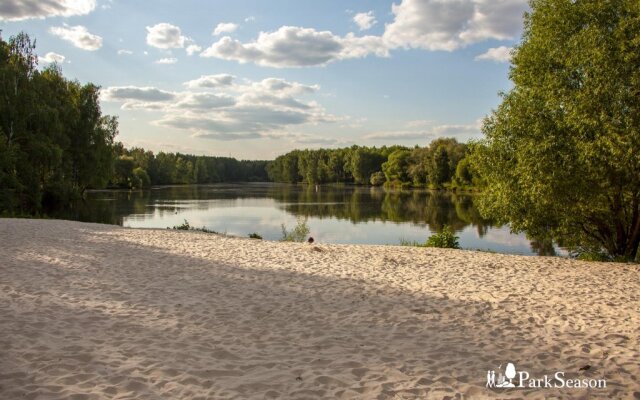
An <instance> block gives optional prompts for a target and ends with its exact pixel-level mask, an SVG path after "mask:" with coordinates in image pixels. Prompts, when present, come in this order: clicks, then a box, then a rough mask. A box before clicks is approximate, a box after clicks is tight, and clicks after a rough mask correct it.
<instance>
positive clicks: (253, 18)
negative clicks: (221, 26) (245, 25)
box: [244, 15, 256, 22]
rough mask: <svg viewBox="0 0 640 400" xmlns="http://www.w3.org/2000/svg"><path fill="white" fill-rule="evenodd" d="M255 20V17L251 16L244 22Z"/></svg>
mask: <svg viewBox="0 0 640 400" xmlns="http://www.w3.org/2000/svg"><path fill="white" fill-rule="evenodd" d="M255 20H256V17H254V16H253V15H250V16H248V17H247V18H245V19H244V22H253V21H255Z"/></svg>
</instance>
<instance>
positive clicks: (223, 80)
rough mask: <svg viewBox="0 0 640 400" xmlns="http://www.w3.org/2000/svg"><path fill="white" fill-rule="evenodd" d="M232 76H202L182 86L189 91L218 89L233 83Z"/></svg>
mask: <svg viewBox="0 0 640 400" xmlns="http://www.w3.org/2000/svg"><path fill="white" fill-rule="evenodd" d="M233 79H234V76H233V75H229V74H217V75H202V76H201V77H200V78H198V79H194V80H191V81H188V82H185V83H184V85H185V86H186V87H188V88H191V89H196V88H219V87H223V86H230V85H231V84H232V83H233Z"/></svg>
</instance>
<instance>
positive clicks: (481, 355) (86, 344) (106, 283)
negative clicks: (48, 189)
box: [0, 219, 640, 399]
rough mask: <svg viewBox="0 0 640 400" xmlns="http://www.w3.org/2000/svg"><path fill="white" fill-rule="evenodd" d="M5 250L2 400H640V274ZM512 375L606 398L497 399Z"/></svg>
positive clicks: (112, 239)
mask: <svg viewBox="0 0 640 400" xmlns="http://www.w3.org/2000/svg"><path fill="white" fill-rule="evenodd" d="M0 242H1V243H2V244H1V248H0V398H1V399H227V398H228V399H264V398H281V399H315V398H327V399H445V398H449V399H487V398H531V399H538V398H580V399H586V398H603V399H638V398H640V343H639V336H640V278H639V277H640V275H639V272H640V269H639V267H638V265H625V264H605V263H586V262H578V261H573V260H567V259H562V258H551V257H524V256H511V255H501V254H491V253H484V252H473V251H464V250H443V249H425V248H409V247H395V246H362V245H326V244H323V243H316V244H315V245H308V244H297V243H277V242H267V241H260V240H250V239H243V238H232V237H224V236H219V235H214V234H205V233H200V232H183V231H171V230H143V229H126V228H121V227H117V226H108V225H98V224H84V223H78V222H68V221H56V220H18V219H0ZM508 362H511V363H513V364H514V365H515V368H516V370H518V371H526V372H527V373H528V374H529V375H530V376H531V377H532V378H538V377H542V376H543V375H545V374H547V375H553V374H555V373H556V371H562V372H564V375H563V376H564V377H565V379H567V380H568V379H578V380H580V381H582V380H585V381H589V380H592V381H594V382H595V380H598V379H601V380H602V379H604V380H606V388H591V389H588V388H567V387H563V388H557V387H553V388H530V387H529V388H513V389H508V388H487V387H486V384H487V375H488V371H490V370H495V371H496V372H497V371H499V369H500V368H502V370H504V368H505V364H506V363H508ZM516 380H517V379H516Z"/></svg>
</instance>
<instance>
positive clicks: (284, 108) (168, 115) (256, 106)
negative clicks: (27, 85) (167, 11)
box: [102, 74, 338, 140]
mask: <svg viewBox="0 0 640 400" xmlns="http://www.w3.org/2000/svg"><path fill="white" fill-rule="evenodd" d="M234 80H235V78H234V77H233V76H232V75H228V74H218V75H207V76H201V77H200V78H198V79H195V80H192V81H188V82H185V86H186V87H187V88H188V89H189V90H186V91H183V92H176V93H174V92H168V91H164V90H161V89H158V88H152V87H135V86H120V87H110V88H107V89H106V90H105V91H104V92H103V94H102V99H103V100H105V101H116V102H120V103H122V108H123V109H129V110H132V109H136V110H147V111H152V112H153V111H156V112H162V116H161V117H160V118H159V119H158V120H156V121H155V122H154V124H156V125H159V126H164V127H169V128H174V129H181V130H187V131H189V132H191V133H192V134H194V135H197V136H199V137H203V138H211V139H216V140H232V139H234V140H236V139H249V138H258V137H275V136H277V134H278V132H282V131H284V130H286V128H288V127H292V126H300V125H304V124H319V123H330V122H334V121H336V120H338V118H337V117H335V116H333V115H330V114H328V113H326V111H325V110H324V109H323V108H322V107H321V106H320V105H319V104H318V103H316V102H315V101H309V100H304V99H302V96H306V95H310V94H313V93H314V92H315V91H317V90H318V86H316V85H305V84H302V83H299V82H289V81H286V80H283V79H277V78H267V79H263V80H261V81H257V82H250V81H248V82H244V83H242V84H238V83H235V82H234ZM198 89H200V90H202V89H206V90H207V91H196V90H198ZM210 89H215V90H216V91H217V92H215V93H214V92H212V91H209V90H210Z"/></svg>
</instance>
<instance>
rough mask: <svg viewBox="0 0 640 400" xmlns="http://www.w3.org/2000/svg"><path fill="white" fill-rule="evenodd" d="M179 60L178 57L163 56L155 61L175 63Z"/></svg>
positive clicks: (158, 62) (157, 62)
mask: <svg viewBox="0 0 640 400" xmlns="http://www.w3.org/2000/svg"><path fill="white" fill-rule="evenodd" d="M177 62H178V59H177V58H175V57H168V58H161V59H159V60H156V61H155V63H156V64H175V63H177Z"/></svg>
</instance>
